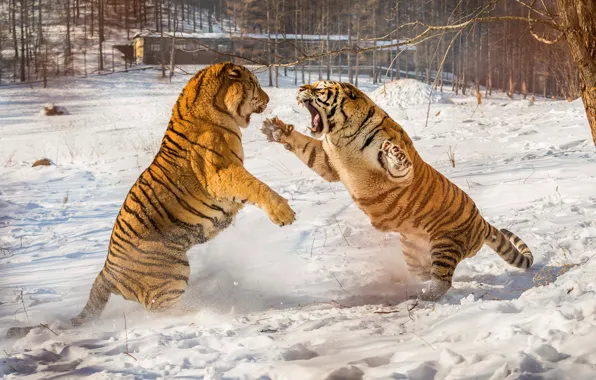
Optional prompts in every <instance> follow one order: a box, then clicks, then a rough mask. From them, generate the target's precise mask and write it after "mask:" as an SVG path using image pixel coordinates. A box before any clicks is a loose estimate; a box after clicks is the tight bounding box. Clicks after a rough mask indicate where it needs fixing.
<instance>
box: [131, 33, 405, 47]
mask: <svg viewBox="0 0 596 380" xmlns="http://www.w3.org/2000/svg"><path fill="white" fill-rule="evenodd" d="M145 37H151V38H160V37H161V33H155V32H140V33H136V34H135V35H134V36H133V39H136V38H145ZM164 37H167V38H170V37H174V38H185V39H208V40H218V39H222V40H223V39H259V40H265V39H268V38H271V39H278V40H307V41H319V40H327V35H326V34H290V33H288V34H281V33H278V34H275V33H273V34H271V35H268V34H266V33H237V32H228V33H221V32H219V33H208V32H196V33H183V32H176V33H175V34H174V33H164ZM348 40H349V38H348V35H347V34H330V35H329V41H348ZM352 41H354V42H355V39H352ZM400 41H402V40H397V39H392V40H377V41H371V40H361V41H360V44H361V45H365V46H372V45H374V44H375V42H376V44H377V45H378V46H387V45H395V44H397V43H399V42H400ZM390 48H391V49H393V50H396V49H398V48H399V49H401V50H406V49H407V50H416V47H415V46H412V45H403V46H399V47H398V46H392V47H390ZM390 48H386V49H390ZM386 49H382V50H386Z"/></svg>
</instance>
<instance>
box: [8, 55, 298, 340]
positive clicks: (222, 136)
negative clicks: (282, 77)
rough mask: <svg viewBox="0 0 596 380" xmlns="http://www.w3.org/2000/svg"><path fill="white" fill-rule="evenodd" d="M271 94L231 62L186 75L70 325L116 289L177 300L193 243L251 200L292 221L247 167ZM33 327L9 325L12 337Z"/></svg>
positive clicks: (136, 297)
mask: <svg viewBox="0 0 596 380" xmlns="http://www.w3.org/2000/svg"><path fill="white" fill-rule="evenodd" d="M268 102H269V97H268V96H267V94H266V93H265V91H263V89H262V88H261V87H260V85H259V82H258V80H257V78H256V77H255V76H254V75H253V74H252V73H251V72H250V71H248V70H247V69H246V68H245V67H243V66H240V65H234V64H232V63H229V62H227V63H219V64H215V65H212V66H209V67H207V68H205V69H203V70H201V71H199V72H198V73H197V74H195V75H194V76H193V77H192V78H191V79H190V80H189V81H188V83H187V84H186V86H185V87H184V89H183V90H182V93H181V94H180V95H179V96H178V100H177V101H176V104H175V105H174V107H173V110H172V116H171V119H170V122H169V124H168V128H167V130H166V132H165V135H164V137H163V140H162V143H161V147H160V149H159V151H158V152H157V154H156V156H155V158H154V160H153V162H152V163H151V164H150V165H149V167H148V168H147V169H146V170H145V171H144V172H143V173H142V174H141V175H140V176H139V178H138V179H137V181H136V183H135V184H134V185H133V186H132V188H131V189H130V191H129V193H128V195H127V196H126V199H125V201H124V204H123V205H122V208H121V209H120V212H119V213H118V216H117V217H116V221H115V223H114V228H113V230H112V236H111V239H110V243H109V246H108V255H107V258H106V261H105V265H104V267H103V269H102V270H101V271H100V272H99V275H98V276H97V278H96V279H95V282H94V283H93V286H92V288H91V292H90V295H89V300H88V301H87V304H86V306H85V307H84V309H83V310H82V311H81V313H80V314H79V315H78V316H77V317H75V318H73V319H72V323H73V325H75V326H76V325H80V324H81V323H84V322H86V321H88V320H90V319H93V318H96V317H98V316H99V315H100V314H101V312H102V311H103V309H104V307H105V305H106V303H107V302H108V299H109V297H110V295H111V294H112V293H113V294H119V295H122V296H123V297H124V298H125V299H127V300H131V301H136V302H139V303H140V304H142V305H143V306H144V307H145V308H147V309H150V310H163V309H167V308H170V307H171V306H173V305H174V304H175V303H177V302H178V301H179V299H180V297H181V296H182V294H183V293H184V292H185V289H186V287H187V285H188V280H189V275H190V267H189V262H188V258H187V254H186V253H187V251H188V250H189V249H190V248H191V247H192V246H194V245H195V244H200V243H204V242H206V241H208V240H210V239H212V238H214V237H215V236H216V235H217V234H218V233H219V232H221V231H222V230H223V229H225V228H226V227H228V226H229V225H230V224H231V223H232V221H233V220H234V217H235V215H236V214H237V213H238V211H239V210H240V209H241V208H242V207H243V204H244V203H245V202H249V203H252V204H255V205H257V206H258V207H260V208H262V209H263V210H264V211H265V212H266V213H267V214H268V215H269V218H270V219H271V220H272V221H273V222H274V223H276V224H278V225H281V226H283V225H287V224H291V223H292V222H293V221H294V218H295V214H294V211H293V210H292V209H291V208H290V207H289V205H288V201H287V200H286V199H285V198H283V197H281V196H280V195H279V194H277V193H275V192H274V191H273V190H271V189H270V188H269V187H268V186H267V185H265V184H264V183H262V182H261V181H259V180H258V179H256V178H255V177H253V176H252V175H251V174H250V173H249V172H248V171H247V170H246V169H245V168H244V165H243V160H244V153H243V149H242V140H241V130H240V128H241V127H247V126H248V124H249V122H250V116H251V114H252V113H261V112H263V111H264V110H265V108H266V106H267V104H268ZM30 329H31V328H30V327H13V328H12V329H10V330H9V331H8V335H9V336H18V335H23V334H26V333H27V332H28V331H29V330H30Z"/></svg>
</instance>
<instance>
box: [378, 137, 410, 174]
mask: <svg viewBox="0 0 596 380" xmlns="http://www.w3.org/2000/svg"><path fill="white" fill-rule="evenodd" d="M379 163H380V164H381V166H382V167H383V168H384V169H385V170H386V171H387V173H388V174H389V177H390V178H392V179H395V180H400V179H405V178H406V177H407V176H408V175H409V174H410V172H411V168H412V161H410V159H409V158H408V156H407V154H406V153H405V152H404V151H403V150H402V149H401V148H400V147H399V146H397V145H395V144H393V143H392V142H391V141H389V140H385V141H383V144H381V147H380V148H379Z"/></svg>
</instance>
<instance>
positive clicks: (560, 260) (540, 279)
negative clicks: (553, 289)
mask: <svg viewBox="0 0 596 380" xmlns="http://www.w3.org/2000/svg"><path fill="white" fill-rule="evenodd" d="M559 248H561V251H562V256H561V257H557V258H555V259H554V265H547V266H544V267H543V268H542V269H541V270H540V271H539V272H538V273H536V274H535V275H534V278H533V279H532V281H533V282H534V285H535V286H547V285H549V284H550V283H552V282H555V281H556V279H557V278H558V277H559V276H562V275H563V274H565V273H567V272H569V271H570V270H571V269H572V268H574V267H576V266H577V265H578V264H575V263H572V262H571V260H570V259H569V255H568V253H567V250H566V249H565V248H563V247H559Z"/></svg>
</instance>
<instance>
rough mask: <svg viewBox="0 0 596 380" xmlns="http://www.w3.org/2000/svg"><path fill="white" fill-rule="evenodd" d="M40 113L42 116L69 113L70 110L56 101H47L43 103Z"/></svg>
mask: <svg viewBox="0 0 596 380" xmlns="http://www.w3.org/2000/svg"><path fill="white" fill-rule="evenodd" d="M39 114H40V115H41V116H56V115H68V111H67V110H66V108H64V107H62V106H57V105H55V104H54V103H46V104H44V105H43V108H42V109H41V111H39Z"/></svg>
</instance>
